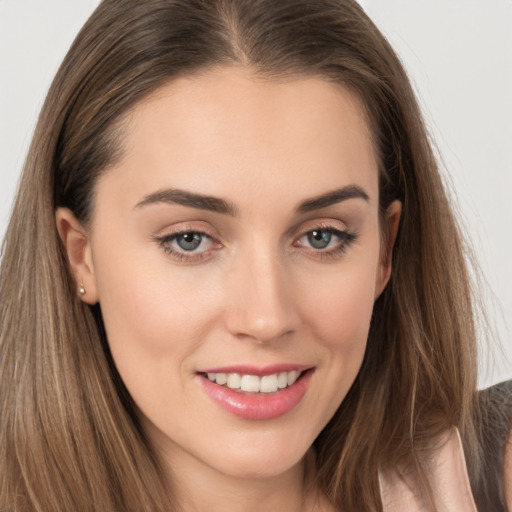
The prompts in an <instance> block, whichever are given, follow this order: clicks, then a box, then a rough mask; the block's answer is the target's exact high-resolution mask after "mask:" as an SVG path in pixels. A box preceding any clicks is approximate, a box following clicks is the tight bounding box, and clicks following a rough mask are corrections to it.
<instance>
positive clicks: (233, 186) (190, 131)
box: [103, 68, 378, 197]
mask: <svg viewBox="0 0 512 512" xmlns="http://www.w3.org/2000/svg"><path fill="white" fill-rule="evenodd" d="M124 128H125V129H124V130H123V133H124V141H123V146H124V148H123V158H122V159H121V161H120V162H119V163H118V164H117V165H116V166H115V167H114V168H113V169H112V171H109V172H108V173H106V175H105V176H104V178H103V179H104V180H112V179H116V180H117V181H118V186H119V184H120V183H122V182H123V180H124V181H126V180H129V181H130V182H131V183H132V184H133V183H134V181H135V182H137V183H138V184H139V190H140V192H141V194H142V193H143V192H146V193H150V192H153V191H154V190H156V189H158V188H164V187H176V188H183V189H190V188H192V189H194V190H196V191H199V192H201V193H205V194H210V195H216V196H219V197H223V196H225V195H226V194H228V195H230V194H231V195H233V194H234V195H237V194H244V191H245V193H246V192H247V191H249V190H251V191H253V190H256V191H265V190H266V191H269V190H275V189H278V190H281V191H282V190H288V191H289V190H290V189H292V188H294V189H295V191H296V192H297V194H299V195H301V194H302V195H303V196H305V197H308V196H311V195H314V194H315V193H322V192H323V191H325V190H329V189H332V188H335V187H341V186H345V185H347V184H352V183H357V184H359V185H362V186H364V187H365V188H366V189H368V190H369V192H370V195H373V193H375V194H376V193H377V181H378V180H377V163H376V159H375V152H374V149H373V145H372V138H371V133H370V129H369V125H368V121H367V117H366V115H365V110H364V108H363V106H362V104H361V102H360V100H359V99H358V98H357V96H356V95H354V94H352V93H351V92H350V91H349V90H347V89H345V88H343V87H341V86H339V85H337V84H333V83H330V82H328V81H327V80H324V79H322V78H317V77H298V78H293V79H287V80H269V79H264V78H261V77H257V76H255V75H253V74H251V73H250V72H249V71H247V70H245V69H241V68H219V69H213V70H209V71H205V72H202V73H198V74H196V75H192V76H186V77H181V78H178V79H175V80H173V81H171V82H169V83H168V84H166V85H164V86H162V87H161V88H160V89H158V90H157V91H156V92H155V93H154V94H152V95H151V96H150V97H148V98H147V99H146V100H144V101H143V102H141V103H140V104H139V105H138V106H137V107H136V108H135V109H134V110H133V111H132V112H131V113H130V115H129V117H128V118H127V120H126V125H125V127H124ZM131 188H133V187H131ZM228 189H229V190H228Z"/></svg>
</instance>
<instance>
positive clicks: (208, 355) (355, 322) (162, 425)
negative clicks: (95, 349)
mask: <svg viewBox="0 0 512 512" xmlns="http://www.w3.org/2000/svg"><path fill="white" fill-rule="evenodd" d="M124 149H125V151H124V155H123V158H122V160H121V161H120V162H119V163H118V164H116V165H115V167H114V168H112V169H110V170H108V171H107V172H106V173H105V174H104V175H103V176H102V177H101V178H100V180H99V182H98V183H97V188H96V195H95V202H94V214H93V220H92V224H91V228H90V230H89V232H87V241H86V243H87V245H86V248H85V249H86V250H85V253H84V263H83V267H81V270H80V276H79V277H80V279H81V280H82V281H83V282H84V285H85V288H86V290H87V292H86V295H85V297H84V298H85V300H87V301H88V302H91V303H92V302H95V301H99V303H100V305H101V311H102V313H103V318H104V322H105V327H106V332H107V336H108V341H109V345H110V349H111V351H112V355H113V358H114V361H115V364H116V366H117V369H118V371H119V373H120V375H121V377H122V379H123V381H124V383H125V385H126V387H127V389H128V391H129V392H130V394H131V396H132V397H133V400H134V401H135V404H136V405H137V407H138V410H139V414H140V417H141V421H142V424H143V426H144V428H145V429H146V432H147V434H148V436H149V438H150V440H151V441H152V442H153V443H154V445H155V446H156V447H157V449H158V450H159V452H160V453H161V454H163V456H164V457H165V459H166V460H168V461H170V462H169V463H170V465H171V468H172V467H174V465H176V467H179V468H180V471H185V469H184V468H187V467H193V466H198V465H199V466H202V467H207V468H209V469H210V470H211V469H213V470H214V471H216V472H221V473H224V474H228V475H236V476H243V477H263V476H275V475H278V474H282V473H284V472H286V471H288V470H290V469H291V468H293V467H294V466H295V465H296V464H297V463H298V462H299V461H300V460H301V459H302V458H303V456H304V454H305V452H306V451H307V450H308V448H309V447H310V446H311V444H312V442H313V441H314V439H315V438H316V436H317V435H318V434H319V433H320V431H321V430H322V429H323V428H324V426H325V425H326V423H327V422H328V421H329V420H330V418H331V417H332V416H333V414H334V412H335V411H336V409H337V408H338V406H339V405H340V403H341V402H342V400H343V398H344V397H345V395H346V393H347V391H348V389H349V388H350V386H351V384H352V383H353V381H354V379H355V377H356V375H357V373H358V370H359V368H360V365H361V361H362V359H363V355H364V352H365V347H366V340H367V334H368V329H369V324H370V317H371V314H372V308H373V304H374V301H375V299H376V298H377V296H378V295H379V294H380V292H381V291H382V289H383V287H384V286H385V284H386V281H387V279H388V275H389V261H388V258H387V257H386V253H387V250H386V249H384V248H383V247H382V246H381V237H380V226H379V217H378V174H377V162H376V158H375V155H374V151H373V148H372V144H371V140H370V133H369V130H368V127H367V125H366V119H365V116H364V114H363V110H362V107H361V105H360V104H359V102H358V101H357V100H356V98H355V97H354V96H353V95H351V94H350V93H348V92H347V91H346V90H343V89H341V88H340V87H339V86H335V85H333V84H330V83H328V82H327V81H324V80H321V79H319V78H303V79H297V80H287V81H279V82H277V81H266V80H262V79H257V78H254V77H251V76H250V75H249V73H248V72H246V71H243V70H240V69H217V70H214V71H208V72H205V73H202V74H198V75H195V76H193V77H186V78H180V79H177V80H175V81H173V82H172V83H170V84H169V85H166V86H165V87H162V88H161V89H160V90H158V91H157V93H155V94H153V95H152V96H151V97H150V98H149V99H147V100H146V101H144V102H143V103H142V104H140V105H139V106H138V107H137V108H136V109H135V111H134V112H133V114H132V115H131V116H130V117H129V119H128V120H127V122H126V127H125V139H124ZM394 206H395V210H396V211H395V210H393V207H392V210H391V214H390V215H389V217H390V219H391V220H390V222H391V223H392V224H393V223H394V224H396V222H397V219H398V213H397V211H398V207H397V206H396V205H394ZM393 211H394V212H395V215H392V213H393ZM187 464H188V466H187Z"/></svg>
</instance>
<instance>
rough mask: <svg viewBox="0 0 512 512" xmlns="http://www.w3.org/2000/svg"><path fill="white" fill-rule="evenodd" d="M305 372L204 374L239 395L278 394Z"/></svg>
mask: <svg viewBox="0 0 512 512" xmlns="http://www.w3.org/2000/svg"><path fill="white" fill-rule="evenodd" d="M304 373H305V371H298V370H292V371H289V372H279V373H273V374H271V375H263V376H262V377H259V376H258V375H244V374H240V373H222V372H219V373H213V372H208V373H203V374H202V375H203V377H205V378H207V379H208V380H209V381H210V382H213V383H215V384H217V385H219V386H222V387H225V388H229V389H232V390H233V391H237V392H239V393H242V392H244V393H276V392H277V391H280V390H282V389H286V388H288V387H290V386H292V385H293V384H295V382H296V381H297V380H299V379H300V378H301V377H302V375H303V374H304Z"/></svg>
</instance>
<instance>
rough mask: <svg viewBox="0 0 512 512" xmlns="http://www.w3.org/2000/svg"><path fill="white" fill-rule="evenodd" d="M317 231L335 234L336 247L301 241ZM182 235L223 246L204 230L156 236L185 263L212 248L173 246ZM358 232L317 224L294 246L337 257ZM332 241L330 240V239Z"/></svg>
mask: <svg viewBox="0 0 512 512" xmlns="http://www.w3.org/2000/svg"><path fill="white" fill-rule="evenodd" d="M315 231H321V232H325V233H328V234H329V235H331V236H332V235H334V236H336V237H337V238H338V239H339V242H338V243H337V244H336V246H335V247H333V248H330V249H319V248H313V247H308V248H306V247H305V246H303V245H301V244H300V243H299V241H300V240H301V239H302V238H304V237H307V236H308V235H310V234H312V233H314V232H315ZM182 235H199V236H200V237H201V241H200V244H202V243H203V241H204V240H205V239H208V240H210V244H212V245H214V246H216V247H215V248H214V249H213V250H214V251H215V250H218V249H221V248H222V244H221V243H220V242H218V241H216V240H215V239H214V238H213V236H211V235H209V234H208V233H205V232H204V231H199V230H197V229H192V228H190V229H188V228H186V229H180V230H179V231H176V232H174V233H172V234H169V235H163V236H156V237H154V240H155V241H156V242H157V244H158V245H159V246H160V247H161V248H162V249H163V251H164V252H165V253H166V254H167V255H169V256H171V257H172V258H174V259H176V260H178V261H180V262H185V263H194V262H198V261H201V260H204V259H207V258H208V257H209V256H210V254H211V249H207V250H204V251H202V252H197V253H196V252H194V251H186V250H184V249H182V250H177V249H175V248H174V247H173V245H172V244H173V243H174V242H176V240H177V238H178V237H179V236H182ZM358 236H359V235H358V233H356V232H349V231H348V230H345V231H342V230H339V229H337V228H333V227H332V226H322V225H319V226H315V227H313V228H311V229H308V230H307V231H304V232H303V233H302V234H301V235H300V236H299V237H297V238H296V239H295V241H294V243H293V245H294V247H299V248H305V249H306V250H308V251H309V252H310V253H312V254H313V255H314V257H316V258H320V259H336V257H339V256H341V255H342V254H343V253H344V252H345V251H346V250H347V249H348V248H349V247H350V246H351V245H352V244H353V243H354V242H355V241H356V240H357V238H358ZM329 242H330V241H329Z"/></svg>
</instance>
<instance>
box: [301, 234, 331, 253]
mask: <svg viewBox="0 0 512 512" xmlns="http://www.w3.org/2000/svg"><path fill="white" fill-rule="evenodd" d="M332 235H333V233H332V232H331V231H327V230H326V229H315V230H314V231H310V232H309V233H307V234H306V237H307V239H308V243H309V245H311V247H314V248H315V249H326V248H327V247H329V244H330V243H331V240H332Z"/></svg>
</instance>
